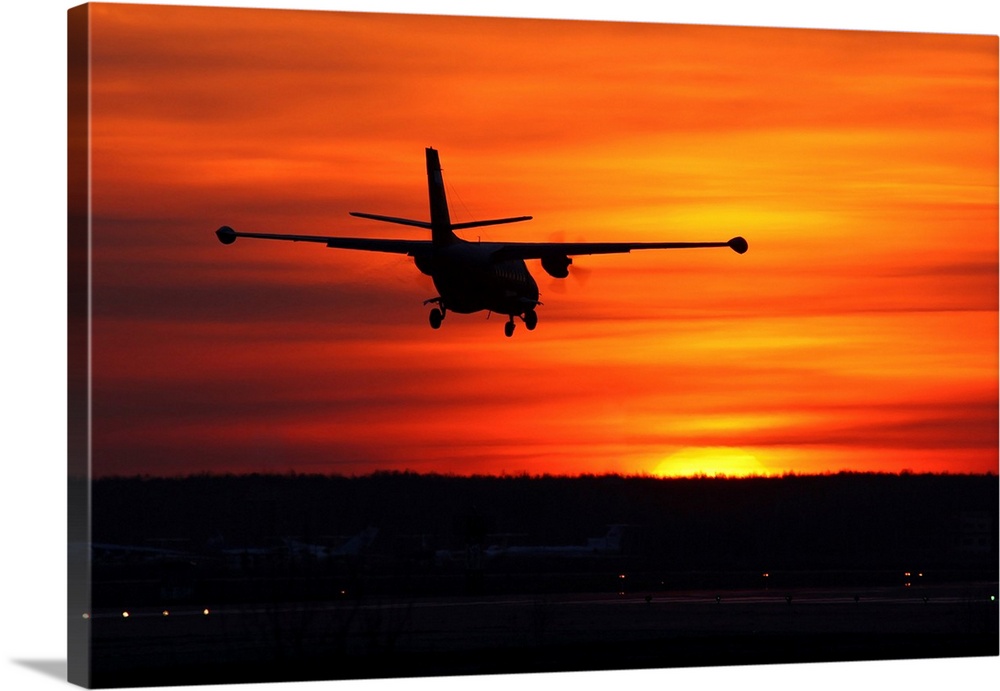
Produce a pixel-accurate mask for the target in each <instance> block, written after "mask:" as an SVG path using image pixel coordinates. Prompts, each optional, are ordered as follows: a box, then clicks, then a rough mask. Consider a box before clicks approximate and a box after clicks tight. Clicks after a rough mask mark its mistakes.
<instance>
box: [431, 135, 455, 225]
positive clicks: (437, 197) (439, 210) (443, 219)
mask: <svg viewBox="0 0 1000 691" xmlns="http://www.w3.org/2000/svg"><path fill="white" fill-rule="evenodd" d="M427 193H428V195H429V197H430V203H431V239H432V240H433V242H434V244H435V245H447V244H448V243H451V242H454V241H455V240H456V238H455V234H454V233H453V232H452V231H451V217H450V216H449V215H448V199H447V197H445V194H444V178H443V177H442V176H441V159H440V158H439V157H438V152H437V149H432V148H429V147H428V149H427Z"/></svg>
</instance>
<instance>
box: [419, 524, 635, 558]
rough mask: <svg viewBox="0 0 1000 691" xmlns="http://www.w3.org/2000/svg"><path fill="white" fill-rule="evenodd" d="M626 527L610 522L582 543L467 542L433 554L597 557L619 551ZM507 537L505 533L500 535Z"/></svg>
mask: <svg viewBox="0 0 1000 691" xmlns="http://www.w3.org/2000/svg"><path fill="white" fill-rule="evenodd" d="M626 527H627V526H625V525H612V526H609V528H608V532H607V533H606V534H605V535H603V536H601V537H590V538H587V544H585V545H508V544H493V545H490V546H489V547H486V548H485V549H482V550H480V548H479V547H478V546H475V545H470V546H469V547H468V548H466V549H465V550H446V549H442V550H438V551H437V552H435V557H436V558H437V559H438V561H449V560H450V561H457V560H460V559H463V558H465V559H466V560H468V558H469V550H470V549H473V551H475V552H476V556H481V557H482V558H485V559H496V558H497V557H512V558H527V557H562V558H579V557H598V556H608V555H614V554H619V553H620V552H621V549H622V536H623V534H624V530H625V528H626ZM502 537H507V536H502Z"/></svg>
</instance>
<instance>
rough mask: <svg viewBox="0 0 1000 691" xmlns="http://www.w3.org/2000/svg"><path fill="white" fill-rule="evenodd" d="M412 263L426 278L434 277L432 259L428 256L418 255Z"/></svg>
mask: <svg viewBox="0 0 1000 691" xmlns="http://www.w3.org/2000/svg"><path fill="white" fill-rule="evenodd" d="M413 263H414V264H416V265H417V268H418V269H419V270H420V273H422V274H426V275H428V276H433V275H434V257H433V256H431V255H429V254H418V255H415V256H414V257H413Z"/></svg>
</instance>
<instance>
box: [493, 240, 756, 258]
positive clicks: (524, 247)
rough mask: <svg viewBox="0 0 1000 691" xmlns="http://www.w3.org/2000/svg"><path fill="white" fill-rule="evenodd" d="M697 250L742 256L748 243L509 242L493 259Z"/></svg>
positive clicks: (740, 241)
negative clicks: (710, 249) (722, 250)
mask: <svg viewBox="0 0 1000 691" xmlns="http://www.w3.org/2000/svg"><path fill="white" fill-rule="evenodd" d="M697 247H728V248H730V249H732V250H733V251H734V252H737V253H739V254H743V253H744V252H746V251H747V241H746V240H744V239H743V238H742V237H735V238H733V239H732V240H730V241H728V242H523V243H522V242H511V243H504V244H503V245H502V246H501V247H500V248H499V249H497V251H496V252H494V253H493V257H494V258H495V259H546V258H548V257H553V256H567V257H569V256H573V255H586V254H621V253H627V252H631V251H633V250H673V249H691V248H697Z"/></svg>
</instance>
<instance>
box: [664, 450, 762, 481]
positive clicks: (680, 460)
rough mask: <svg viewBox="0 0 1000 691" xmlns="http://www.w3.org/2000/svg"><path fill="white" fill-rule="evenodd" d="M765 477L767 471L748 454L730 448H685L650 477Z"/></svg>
mask: <svg viewBox="0 0 1000 691" xmlns="http://www.w3.org/2000/svg"><path fill="white" fill-rule="evenodd" d="M769 474H770V473H769V472H768V470H767V468H765V467H764V466H763V465H762V464H761V463H760V461H758V460H757V457H756V456H754V455H753V454H752V453H749V452H747V451H745V450H743V449H740V448H736V447H730V446H689V447H686V448H683V449H681V450H680V451H678V452H676V453H674V454H672V455H671V456H670V457H669V458H667V459H665V460H663V461H662V462H660V464H659V465H657V466H656V468H655V469H654V470H653V475H657V476H659V477H691V476H695V475H707V476H710V477H713V476H726V477H747V476H750V475H769Z"/></svg>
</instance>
